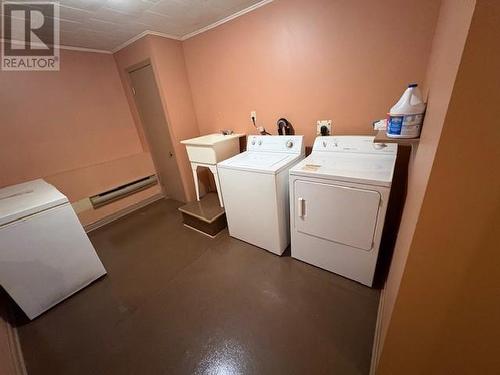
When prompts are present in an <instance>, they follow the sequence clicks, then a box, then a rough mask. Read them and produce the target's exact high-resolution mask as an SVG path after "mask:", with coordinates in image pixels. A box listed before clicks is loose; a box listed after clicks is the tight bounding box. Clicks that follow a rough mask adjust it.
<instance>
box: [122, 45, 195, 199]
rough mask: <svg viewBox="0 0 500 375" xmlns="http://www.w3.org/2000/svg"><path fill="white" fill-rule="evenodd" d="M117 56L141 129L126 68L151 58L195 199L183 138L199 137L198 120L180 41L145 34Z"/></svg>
mask: <svg viewBox="0 0 500 375" xmlns="http://www.w3.org/2000/svg"><path fill="white" fill-rule="evenodd" d="M114 56H115V60H116V64H117V66H118V69H119V74H120V76H121V78H122V82H123V85H124V87H125V92H126V95H127V98H128V101H129V105H130V106H131V108H132V112H133V114H134V119H135V121H136V125H137V127H138V128H139V129H141V128H142V125H141V123H140V119H139V116H138V114H137V109H136V107H135V104H134V100H133V97H132V95H131V89H130V83H129V77H128V74H127V72H126V70H127V69H128V68H130V67H131V66H133V65H135V64H138V63H142V62H143V61H145V60H147V59H149V60H150V61H151V65H152V67H153V71H154V74H155V77H156V81H157V84H158V88H159V90H160V97H161V99H162V102H163V106H164V110H165V115H166V117H167V122H168V124H169V131H170V135H171V137H172V142H173V144H174V148H175V154H176V157H177V162H178V165H179V171H180V173H181V178H182V183H183V186H184V190H185V195H186V197H185V199H186V200H193V199H194V197H195V193H194V183H193V177H192V173H191V168H190V165H189V161H188V158H187V154H186V150H185V147H184V145H182V144H181V143H180V141H181V140H183V139H187V138H192V137H196V136H198V135H199V134H200V133H199V129H198V125H197V122H196V116H195V112H194V107H193V102H192V98H191V90H190V87H189V81H188V77H187V71H186V66H185V62H184V55H183V50H182V44H181V42H179V41H175V40H172V39H167V38H161V37H156V36H146V37H144V38H141V39H140V40H138V41H136V42H135V43H133V44H131V45H130V46H128V47H126V48H124V49H122V50H120V51H119V52H117V53H115V55H114ZM141 132H142V130H141ZM143 139H144V137H143Z"/></svg>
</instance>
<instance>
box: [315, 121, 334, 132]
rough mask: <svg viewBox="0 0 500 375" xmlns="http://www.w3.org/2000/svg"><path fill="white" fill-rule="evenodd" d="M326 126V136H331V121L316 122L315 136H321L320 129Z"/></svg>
mask: <svg viewBox="0 0 500 375" xmlns="http://www.w3.org/2000/svg"><path fill="white" fill-rule="evenodd" d="M323 126H326V127H327V129H328V134H327V135H331V134H332V120H318V121H317V122H316V135H321V127H323Z"/></svg>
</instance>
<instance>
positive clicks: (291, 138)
mask: <svg viewBox="0 0 500 375" xmlns="http://www.w3.org/2000/svg"><path fill="white" fill-rule="evenodd" d="M247 150H249V151H267V152H286V153H290V154H301V153H304V136H302V135H249V136H248V139H247Z"/></svg>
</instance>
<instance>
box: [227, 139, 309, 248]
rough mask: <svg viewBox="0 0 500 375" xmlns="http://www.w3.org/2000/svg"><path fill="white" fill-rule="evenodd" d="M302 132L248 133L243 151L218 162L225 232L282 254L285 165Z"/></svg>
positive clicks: (293, 158) (298, 152) (286, 229)
mask: <svg viewBox="0 0 500 375" xmlns="http://www.w3.org/2000/svg"><path fill="white" fill-rule="evenodd" d="M303 157H304V144H303V136H278V135H268V136H249V137H248V140H247V151H245V152H243V153H241V154H238V155H236V156H234V157H232V158H230V159H227V160H224V161H222V162H220V163H218V164H217V170H218V174H219V181H220V185H221V190H222V197H223V200H224V208H225V210H226V217H227V225H228V228H229V234H230V235H231V236H232V237H235V238H239V239H241V240H243V241H246V242H249V243H251V244H253V245H256V246H259V247H261V248H263V249H266V250H268V251H270V252H272V253H274V254H277V255H281V254H282V253H283V251H285V249H286V248H287V247H288V245H289V244H290V224H289V223H290V222H289V217H290V216H289V198H288V170H289V169H290V167H291V166H293V165H294V164H296V163H297V162H298V161H300V160H301V159H302V158H303Z"/></svg>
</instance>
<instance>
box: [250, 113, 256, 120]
mask: <svg viewBox="0 0 500 375" xmlns="http://www.w3.org/2000/svg"><path fill="white" fill-rule="evenodd" d="M250 121H254V122H257V112H256V111H252V112H250Z"/></svg>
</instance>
